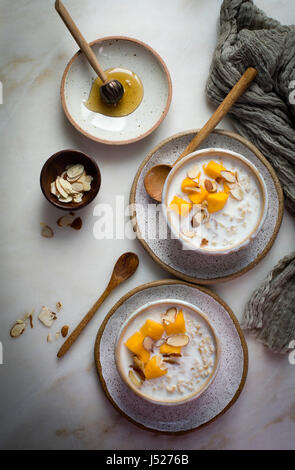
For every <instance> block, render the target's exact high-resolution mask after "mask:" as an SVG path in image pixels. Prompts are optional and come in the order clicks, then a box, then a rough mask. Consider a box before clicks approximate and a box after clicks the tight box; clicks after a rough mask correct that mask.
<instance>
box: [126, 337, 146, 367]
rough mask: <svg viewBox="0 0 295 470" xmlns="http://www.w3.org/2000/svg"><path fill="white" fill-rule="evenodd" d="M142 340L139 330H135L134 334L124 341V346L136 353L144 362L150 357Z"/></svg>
mask: <svg viewBox="0 0 295 470" xmlns="http://www.w3.org/2000/svg"><path fill="white" fill-rule="evenodd" d="M143 340H144V335H143V334H142V333H141V332H140V331H137V332H136V333H134V335H132V336H130V338H129V339H128V340H127V341H126V343H125V346H127V348H128V349H129V351H131V352H133V353H134V354H136V356H137V357H138V358H139V359H140V360H141V361H142V362H144V363H146V362H148V360H149V358H150V352H149V351H147V350H146V349H145V348H144V347H143V344H142V343H143Z"/></svg>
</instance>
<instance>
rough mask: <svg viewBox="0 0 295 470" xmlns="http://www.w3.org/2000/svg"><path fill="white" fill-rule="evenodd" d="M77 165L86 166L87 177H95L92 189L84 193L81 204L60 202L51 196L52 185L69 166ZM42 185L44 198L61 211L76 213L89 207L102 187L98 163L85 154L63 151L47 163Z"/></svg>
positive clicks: (43, 169) (44, 167)
mask: <svg viewBox="0 0 295 470" xmlns="http://www.w3.org/2000/svg"><path fill="white" fill-rule="evenodd" d="M76 163H81V164H82V165H84V168H85V171H86V173H87V175H90V176H92V177H93V181H92V183H91V189H90V191H88V192H86V193H84V196H83V199H82V201H81V202H79V203H76V202H70V203H64V202H60V201H59V200H58V199H57V197H56V196H54V195H53V194H51V192H50V185H51V183H52V182H53V181H55V180H56V178H57V176H60V175H61V174H62V172H63V171H65V169H66V166H67V165H71V164H76ZM40 185H41V189H42V192H43V194H44V196H45V197H46V199H47V200H48V201H49V202H50V203H51V204H53V205H54V206H55V207H58V208H59V209H64V210H70V211H74V210H78V209H81V208H82V207H85V206H87V204H89V203H90V202H91V201H93V199H94V198H95V197H96V195H97V193H98V191H99V188H100V185H101V175H100V171H99V168H98V166H97V163H96V162H95V161H94V160H93V159H92V158H90V157H88V155H86V154H85V153H83V152H79V151H77V150H61V151H60V152H57V153H55V154H54V155H52V157H50V158H49V159H48V160H47V162H45V164H44V166H43V168H42V170H41V175H40Z"/></svg>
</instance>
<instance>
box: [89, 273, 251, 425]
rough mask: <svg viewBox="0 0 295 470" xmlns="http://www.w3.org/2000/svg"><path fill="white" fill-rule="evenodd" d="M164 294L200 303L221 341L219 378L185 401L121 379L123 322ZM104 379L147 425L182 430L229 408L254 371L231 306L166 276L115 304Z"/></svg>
mask: <svg viewBox="0 0 295 470" xmlns="http://www.w3.org/2000/svg"><path fill="white" fill-rule="evenodd" d="M161 299H178V300H185V301H187V302H189V303H191V304H193V305H195V306H196V307H197V308H198V310H200V311H201V312H202V313H203V314H204V315H206V317H207V318H208V320H209V321H210V324H211V325H212V327H213V328H214V330H215V332H216V335H217V336H218V339H219V342H220V359H219V367H218V370H217V373H216V376H215V379H214V381H213V382H212V383H211V384H210V385H209V387H208V388H207V389H206V390H205V391H204V393H202V395H201V396H200V397H198V398H195V399H193V400H191V401H189V402H187V403H183V404H181V405H170V406H165V405H160V404H153V403H150V402H148V401H147V400H145V399H143V398H141V397H139V396H137V395H136V394H135V393H134V392H133V391H132V390H131V389H130V388H129V387H128V386H127V385H126V383H125V382H124V381H123V379H122V378H121V376H120V374H119V372H118V370H117V367H116V363H115V346H116V342H117V338H118V334H119V332H120V331H121V328H122V325H123V324H124V323H125V322H126V320H127V319H128V317H130V315H132V313H133V312H134V311H135V310H137V309H138V308H140V307H141V306H143V305H145V304H148V303H150V302H154V301H159V300H161ZM94 357H95V363H96V367H97V370H98V374H99V378H100V381H101V384H102V387H103V389H104V392H105V393H106V396H107V397H108V399H109V400H110V402H111V403H112V405H113V406H114V407H115V408H116V409H117V410H118V411H119V412H120V413H121V414H122V415H123V416H124V417H125V418H127V419H129V420H130V421H131V422H133V423H134V424H137V425H138V426H140V427H141V428H144V429H147V430H149V431H154V432H155V431H156V432H162V433H169V434H179V433H184V432H188V431H192V430H194V429H197V428H200V427H202V426H204V425H205V424H208V423H210V422H212V421H214V420H215V419H216V418H217V417H218V416H220V415H222V414H223V413H224V412H225V411H226V410H228V409H229V408H230V407H231V406H232V405H233V403H234V402H235V401H236V400H237V398H238V397H239V395H240V393H241V391H242V389H243V386H244V384H245V380H246V376H247V371H248V350H247V345H246V342H245V339H244V336H243V333H242V331H241V328H240V326H239V323H238V321H237V319H236V317H235V316H234V314H233V312H232V311H231V310H230V308H229V307H228V306H227V305H226V304H225V303H224V302H223V301H222V300H221V299H220V298H219V297H218V296H217V295H215V294H213V293H212V292H210V291H209V290H207V289H205V288H203V287H196V286H194V285H191V284H188V283H186V282H182V281H178V280H172V279H166V280H162V281H155V282H151V283H149V284H144V285H142V286H139V287H137V288H136V289H133V290H132V291H130V292H129V293H128V294H126V295H125V296H124V297H122V299H120V300H119V302H117V304H116V305H115V306H114V307H113V308H112V310H111V311H110V312H109V314H108V315H107V316H106V318H105V320H104V321H103V323H102V325H101V327H100V329H99V332H98V334H97V338H96V342H95V352H94Z"/></svg>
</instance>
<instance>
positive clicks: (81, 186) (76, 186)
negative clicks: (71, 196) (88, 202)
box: [72, 183, 84, 193]
mask: <svg viewBox="0 0 295 470" xmlns="http://www.w3.org/2000/svg"><path fill="white" fill-rule="evenodd" d="M72 188H73V189H74V190H75V191H78V193H80V192H81V191H83V189H84V184H83V183H72Z"/></svg>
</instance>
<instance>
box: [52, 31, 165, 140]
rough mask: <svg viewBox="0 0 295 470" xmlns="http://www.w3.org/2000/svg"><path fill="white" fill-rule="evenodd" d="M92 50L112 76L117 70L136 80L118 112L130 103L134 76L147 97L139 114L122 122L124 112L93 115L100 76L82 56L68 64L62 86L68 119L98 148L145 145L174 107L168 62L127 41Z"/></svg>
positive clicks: (116, 39)
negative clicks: (145, 138)
mask: <svg viewBox="0 0 295 470" xmlns="http://www.w3.org/2000/svg"><path fill="white" fill-rule="evenodd" d="M90 45H91V47H92V50H93V52H94V54H95V55H96V56H97V58H98V60H99V62H100V64H101V66H102V68H103V69H104V70H105V71H106V72H107V71H112V70H113V69H114V68H116V69H119V71H120V70H126V71H129V72H130V74H131V75H130V78H131V80H128V79H127V82H126V83H127V87H126V86H125V93H124V96H123V98H122V100H121V102H120V103H119V105H118V106H120V107H121V104H122V103H123V102H124V100H125V99H126V96H127V95H128V93H126V90H127V88H128V85H130V84H131V85H132V83H130V82H131V81H132V77H133V76H134V77H136V78H137V85H138V84H141V85H142V91H143V96H142V99H141V97H140V98H139V105H138V106H137V107H136V109H135V110H134V111H133V112H131V113H130V114H127V115H125V116H121V117H118V116H115V117H114V114H116V113H114V111H116V110H117V109H118V107H117V108H114V107H112V106H109V110H110V113H109V115H105V114H103V113H102V112H94V111H93V110H92V109H93V108H92V109H89V107H88V103H89V98H90V92H91V90H92V86H93V84H94V82H95V81H96V80H97V76H96V74H95V72H94V71H93V69H92V68H91V66H90V65H89V64H88V62H87V60H86V58H85V57H84V54H82V53H81V52H80V51H79V52H78V53H77V54H75V55H74V57H72V59H71V60H70V62H69V63H68V65H67V67H66V69H65V72H64V75H63V78H62V83H61V100H62V105H63V108H64V111H65V114H66V116H67V118H68V119H69V121H70V122H71V123H72V125H73V126H74V127H75V128H76V129H77V130H78V131H79V132H81V133H82V134H84V135H85V136H87V137H88V138H90V139H92V140H94V141H96V142H101V143H104V144H110V145H122V144H129V143H132V142H136V141H138V140H141V139H143V138H144V137H146V136H148V135H149V134H150V133H151V132H153V131H154V130H155V129H156V128H157V127H158V126H159V125H160V124H161V122H162V121H163V120H164V118H165V116H166V115H167V113H168V110H169V107H170V103H171V97H172V85H171V78H170V74H169V71H168V69H167V67H166V65H165V63H164V61H163V60H162V58H161V57H160V56H159V55H158V54H157V52H155V51H154V50H153V49H152V48H151V47H149V46H148V45H147V44H145V43H143V42H141V41H138V40H137V39H132V38H128V37H124V36H110V37H105V38H102V39H97V40H96V41H93V42H92V43H90ZM107 73H108V72H107ZM111 73H112V72H111ZM113 78H116V77H113ZM118 78H120V77H118ZM93 91H94V93H93V94H92V100H91V101H92V102H94V101H95V100H93V97H94V98H95V93H96V94H97V96H99V87H97V89H96V90H93ZM127 91H128V90H127ZM127 98H128V96H127ZM107 114H108V113H107Z"/></svg>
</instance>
